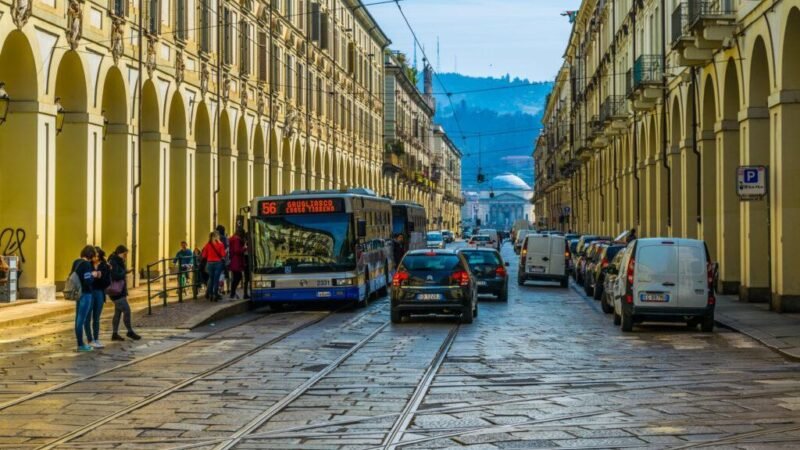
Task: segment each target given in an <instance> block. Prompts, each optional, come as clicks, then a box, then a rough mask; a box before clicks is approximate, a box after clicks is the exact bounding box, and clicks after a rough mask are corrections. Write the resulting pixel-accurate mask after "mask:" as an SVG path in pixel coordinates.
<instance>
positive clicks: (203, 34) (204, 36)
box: [198, 0, 211, 53]
mask: <svg viewBox="0 0 800 450" xmlns="http://www.w3.org/2000/svg"><path fill="white" fill-rule="evenodd" d="M198 28H199V31H200V50H201V51H204V52H206V53H208V52H210V51H211V30H210V28H211V5H210V4H209V0H200V24H199V26H198Z"/></svg>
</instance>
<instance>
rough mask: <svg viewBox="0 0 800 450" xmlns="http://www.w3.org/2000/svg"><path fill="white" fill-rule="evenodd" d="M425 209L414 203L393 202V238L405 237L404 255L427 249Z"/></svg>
mask: <svg viewBox="0 0 800 450" xmlns="http://www.w3.org/2000/svg"><path fill="white" fill-rule="evenodd" d="M427 223H428V217H427V215H426V214H425V208H424V207H423V206H422V205H420V204H418V203H412V202H399V201H395V202H392V237H394V236H397V235H398V234H402V235H403V243H404V244H403V245H405V249H404V253H405V252H407V251H409V250H419V249H421V248H425V246H426V243H427V238H426V234H427V233H426V232H427V230H426V224H427Z"/></svg>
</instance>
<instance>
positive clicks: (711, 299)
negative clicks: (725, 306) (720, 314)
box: [708, 291, 717, 306]
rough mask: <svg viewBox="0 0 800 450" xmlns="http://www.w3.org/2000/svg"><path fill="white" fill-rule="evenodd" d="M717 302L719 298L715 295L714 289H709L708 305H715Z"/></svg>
mask: <svg viewBox="0 0 800 450" xmlns="http://www.w3.org/2000/svg"><path fill="white" fill-rule="evenodd" d="M716 303H717V298H716V297H714V292H713V291H708V306H712V305H715V304H716Z"/></svg>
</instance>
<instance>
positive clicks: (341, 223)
mask: <svg viewBox="0 0 800 450" xmlns="http://www.w3.org/2000/svg"><path fill="white" fill-rule="evenodd" d="M350 219H351V216H350V215H349V214H346V213H339V214H322V215H321V214H307V215H301V214H298V215H286V216H274V217H259V218H256V219H255V220H254V221H253V233H252V235H253V247H254V253H253V259H254V266H255V267H254V268H253V269H254V270H253V272H254V273H257V274H274V273H315V272H338V271H343V270H353V269H355V267H356V257H355V248H354V247H355V246H354V238H353V230H352V226H351V222H352V221H351V220H350Z"/></svg>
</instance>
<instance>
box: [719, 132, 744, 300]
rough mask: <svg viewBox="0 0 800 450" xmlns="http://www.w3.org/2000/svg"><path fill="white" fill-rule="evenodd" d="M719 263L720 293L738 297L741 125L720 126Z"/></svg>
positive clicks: (739, 269) (739, 273) (739, 278)
mask: <svg viewBox="0 0 800 450" xmlns="http://www.w3.org/2000/svg"><path fill="white" fill-rule="evenodd" d="M714 131H715V132H716V135H717V145H716V150H717V151H716V167H717V180H718V183H719V189H717V209H718V214H719V220H718V221H717V233H716V236H717V245H716V247H717V255H718V256H717V260H718V261H719V263H720V267H719V278H720V286H718V289H720V290H721V291H722V293H723V294H727V295H732V294H738V293H739V284H740V280H741V240H740V236H739V234H740V232H741V223H740V218H739V215H740V205H739V198H738V196H737V195H736V178H737V176H736V168H737V167H738V166H739V122H738V121H735V120H724V121H721V122H717V124H716V126H715V128H714Z"/></svg>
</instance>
